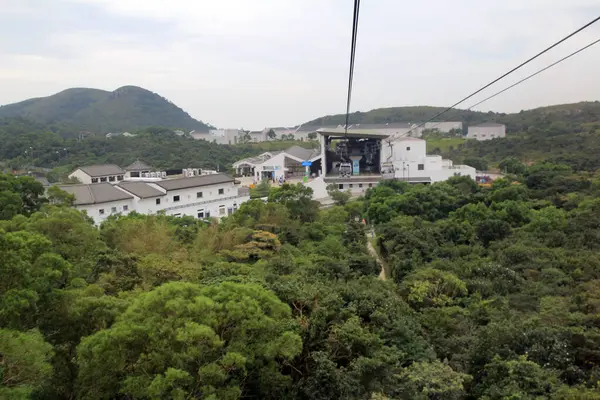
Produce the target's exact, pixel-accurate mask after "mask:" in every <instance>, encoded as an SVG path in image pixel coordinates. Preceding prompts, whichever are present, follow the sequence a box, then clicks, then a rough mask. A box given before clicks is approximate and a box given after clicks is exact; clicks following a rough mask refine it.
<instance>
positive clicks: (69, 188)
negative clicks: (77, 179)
mask: <svg viewBox="0 0 600 400" xmlns="http://www.w3.org/2000/svg"><path fill="white" fill-rule="evenodd" d="M59 188H60V189H61V190H64V191H65V192H67V193H70V194H72V195H74V196H75V202H74V204H75V205H86V204H99V203H107V202H109V201H118V200H128V199H132V198H133V196H132V195H130V194H127V193H125V192H123V191H121V190H119V189H117V188H115V187H113V185H111V184H110V183H96V184H92V185H64V186H59Z"/></svg>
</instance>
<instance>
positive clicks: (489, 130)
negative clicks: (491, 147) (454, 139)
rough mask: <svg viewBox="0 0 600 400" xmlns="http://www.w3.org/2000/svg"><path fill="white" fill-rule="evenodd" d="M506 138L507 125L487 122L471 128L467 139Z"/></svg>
mask: <svg viewBox="0 0 600 400" xmlns="http://www.w3.org/2000/svg"><path fill="white" fill-rule="evenodd" d="M504 137H506V125H503V124H497V123H495V122H486V123H483V124H479V125H473V126H469V130H468V133H467V139H476V140H492V139H497V138H504Z"/></svg>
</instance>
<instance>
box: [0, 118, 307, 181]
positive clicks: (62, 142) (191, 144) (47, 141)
mask: <svg viewBox="0 0 600 400" xmlns="http://www.w3.org/2000/svg"><path fill="white" fill-rule="evenodd" d="M63 129H64V127H59V126H44V125H42V124H37V123H34V122H31V121H29V120H26V119H22V118H8V119H0V143H2V146H0V165H1V164H2V163H4V164H5V165H6V167H11V168H14V169H21V168H25V167H27V168H31V166H32V165H33V166H37V167H44V168H56V171H55V173H53V174H51V177H52V178H56V177H57V176H61V175H64V174H65V173H67V172H71V171H72V169H73V168H74V167H77V166H82V165H90V164H104V163H114V164H118V165H121V166H126V165H129V164H130V163H132V162H133V161H135V160H136V159H140V160H144V161H146V162H147V163H149V164H150V165H152V166H153V167H154V168H157V169H171V168H187V167H193V168H209V169H216V168H217V167H219V168H220V170H222V171H226V170H227V169H228V168H230V167H231V165H232V164H233V163H234V162H235V161H238V160H240V159H242V158H244V157H249V156H255V155H258V154H260V153H263V152H264V151H266V148H265V146H266V145H268V149H271V150H282V149H284V148H288V147H290V146H291V145H292V144H291V143H290V142H281V141H277V142H269V143H266V144H260V143H259V144H256V145H255V144H246V145H237V146H226V145H217V144H215V143H209V142H207V141H204V140H194V139H192V138H189V137H181V136H177V135H175V134H173V132H171V131H169V130H166V129H164V128H147V129H144V130H141V131H138V132H137V133H138V136H136V137H124V136H117V137H111V138H106V137H104V136H89V137H86V138H85V139H83V140H77V139H75V138H64V136H65V135H64V133H65V132H64V131H63ZM66 136H68V135H66ZM305 145H307V146H308V145H310V144H308V143H307V144H305Z"/></svg>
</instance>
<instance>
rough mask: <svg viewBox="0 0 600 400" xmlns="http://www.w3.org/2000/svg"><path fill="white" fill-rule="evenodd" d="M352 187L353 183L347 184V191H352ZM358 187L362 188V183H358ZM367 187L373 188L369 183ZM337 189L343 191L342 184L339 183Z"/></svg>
mask: <svg viewBox="0 0 600 400" xmlns="http://www.w3.org/2000/svg"><path fill="white" fill-rule="evenodd" d="M353 187H354V184H353V183H350V184H348V188H349V189H352V188H353ZM358 187H359V188H362V187H363V184H362V183H359V184H358ZM369 187H373V184H372V183H369ZM338 188H339V189H340V190H344V184H343V183H340V184H338Z"/></svg>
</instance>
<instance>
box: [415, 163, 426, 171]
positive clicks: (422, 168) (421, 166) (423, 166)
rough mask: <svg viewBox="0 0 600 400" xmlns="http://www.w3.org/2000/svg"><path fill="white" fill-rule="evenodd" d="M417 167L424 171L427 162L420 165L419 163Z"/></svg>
mask: <svg viewBox="0 0 600 400" xmlns="http://www.w3.org/2000/svg"><path fill="white" fill-rule="evenodd" d="M417 169H418V170H419V171H423V170H424V169H425V164H419V165H417Z"/></svg>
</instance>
